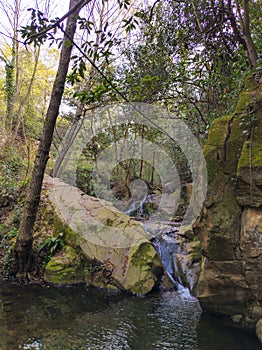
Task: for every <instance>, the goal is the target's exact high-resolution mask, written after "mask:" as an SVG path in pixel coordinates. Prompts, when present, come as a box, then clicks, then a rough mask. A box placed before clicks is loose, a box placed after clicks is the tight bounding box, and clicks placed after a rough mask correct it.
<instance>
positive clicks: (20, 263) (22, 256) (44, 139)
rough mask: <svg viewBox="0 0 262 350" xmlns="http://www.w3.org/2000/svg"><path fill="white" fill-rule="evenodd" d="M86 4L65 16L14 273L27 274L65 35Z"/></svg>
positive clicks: (63, 67)
mask: <svg viewBox="0 0 262 350" xmlns="http://www.w3.org/2000/svg"><path fill="white" fill-rule="evenodd" d="M77 3H79V0H71V1H70V9H73V8H74V7H75V6H77ZM86 3H87V1H86V2H82V6H79V7H78V8H77V9H76V10H75V11H74V12H73V13H71V14H70V15H69V17H68V19H67V24H66V29H65V32H66V35H65V36H64V42H63V45H62V49H61V54H60V60H59V65H58V70H57V75H56V78H55V81H54V85H53V90H52V94H51V98H50V103H49V107H48V110H47V114H46V118H45V122H44V126H43V131H42V136H41V139H40V142H39V146H38V151H37V155H36V159H35V163H34V168H33V172H32V179H31V183H30V187H29V192H28V197H27V202H26V204H25V209H24V212H23V216H22V220H21V222H20V226H19V233H18V237H17V241H16V245H15V249H14V263H15V266H14V268H15V273H16V275H17V276H24V275H26V273H27V272H28V271H29V268H30V265H31V257H32V240H33V227H34V223H35V219H36V214H37V210H38V206H39V202H40V194H41V188H42V183H43V178H44V173H45V168H46V164H47V161H48V159H49V151H50V147H51V144H52V139H53V133H54V128H55V124H56V119H57V116H58V113H59V107H60V104H61V100H62V95H63V92H64V86H65V80H66V76H67V72H68V67H69V62H70V57H71V51H72V44H69V43H68V37H69V38H73V37H74V34H75V31H76V22H77V15H78V13H79V11H80V9H81V8H82V7H83V6H84V5H86Z"/></svg>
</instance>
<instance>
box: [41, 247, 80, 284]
mask: <svg viewBox="0 0 262 350" xmlns="http://www.w3.org/2000/svg"><path fill="white" fill-rule="evenodd" d="M44 279H45V281H46V282H48V283H52V284H57V285H64V284H75V283H80V282H84V269H83V264H82V261H81V258H80V256H79V255H78V253H77V251H76V250H75V249H74V248H73V247H70V246H68V245H67V246H64V247H63V249H62V251H61V252H59V253H57V254H56V255H54V256H53V257H52V258H51V259H50V260H49V262H48V263H47V265H46V267H45V273H44Z"/></svg>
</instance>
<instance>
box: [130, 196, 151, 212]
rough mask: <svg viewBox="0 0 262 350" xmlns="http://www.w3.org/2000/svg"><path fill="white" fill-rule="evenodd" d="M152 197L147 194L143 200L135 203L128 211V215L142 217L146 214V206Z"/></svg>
mask: <svg viewBox="0 0 262 350" xmlns="http://www.w3.org/2000/svg"><path fill="white" fill-rule="evenodd" d="M149 198H150V196H149V195H147V194H145V195H144V196H143V198H142V199H141V200H138V201H134V202H132V203H131V205H130V207H129V208H128V210H127V211H126V214H128V215H133V216H142V215H143V214H144V204H145V203H146V202H147V201H148V200H149Z"/></svg>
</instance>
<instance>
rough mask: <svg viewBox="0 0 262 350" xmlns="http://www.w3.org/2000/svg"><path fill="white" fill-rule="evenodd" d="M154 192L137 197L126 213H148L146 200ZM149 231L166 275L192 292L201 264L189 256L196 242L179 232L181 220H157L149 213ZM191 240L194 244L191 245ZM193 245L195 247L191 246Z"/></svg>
mask: <svg viewBox="0 0 262 350" xmlns="http://www.w3.org/2000/svg"><path fill="white" fill-rule="evenodd" d="M151 199H152V195H148V194H147V195H145V196H144V197H143V198H142V199H141V200H140V201H134V202H132V204H131V205H130V207H129V209H128V210H127V211H126V214H128V215H132V216H134V217H137V219H140V218H141V217H142V216H146V215H145V204H146V203H150V201H151ZM141 225H142V226H143V227H144V229H145V231H146V232H147V233H148V234H149V235H150V236H151V237H152V238H151V242H152V244H153V245H154V247H155V249H156V251H157V252H158V254H159V256H160V258H161V260H162V264H163V267H164V269H165V271H166V275H167V276H168V277H169V279H170V281H171V282H172V283H173V285H174V287H175V288H176V290H177V291H178V292H179V293H180V294H183V296H185V297H189V296H190V290H191V291H192V290H193V288H194V284H195V282H196V280H197V276H198V271H199V268H200V264H198V265H197V264H195V263H194V261H192V260H190V259H191V258H188V255H189V254H190V249H191V250H192V244H193V245H194V244H195V243H194V242H191V243H190V242H189V241H188V240H187V238H185V237H181V235H180V234H179V226H180V225H181V222H179V221H168V220H162V221H161V220H157V221H155V220H154V221H153V220H150V216H149V218H148V217H147V218H146V217H145V220H143V221H142V222H141ZM190 244H191V246H190ZM190 247H191V248H190Z"/></svg>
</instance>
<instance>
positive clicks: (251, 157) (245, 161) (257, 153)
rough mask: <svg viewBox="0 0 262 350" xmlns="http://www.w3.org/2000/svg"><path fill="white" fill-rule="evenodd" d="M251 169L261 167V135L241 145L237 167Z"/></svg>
mask: <svg viewBox="0 0 262 350" xmlns="http://www.w3.org/2000/svg"><path fill="white" fill-rule="evenodd" d="M250 167H251V168H252V169H254V168H256V167H262V135H261V140H255V141H253V142H245V143H244V145H243V147H242V152H241V156H240V159H239V161H238V166H237V169H238V171H240V170H241V169H244V168H246V169H250Z"/></svg>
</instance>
